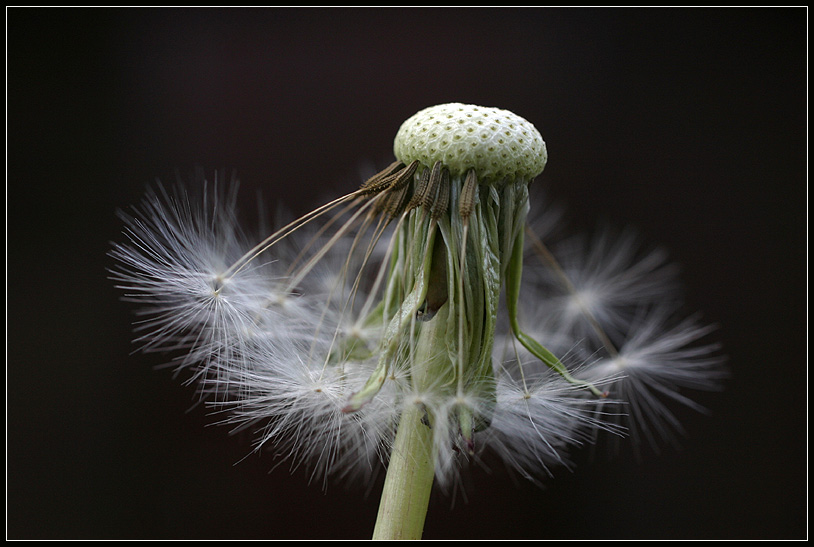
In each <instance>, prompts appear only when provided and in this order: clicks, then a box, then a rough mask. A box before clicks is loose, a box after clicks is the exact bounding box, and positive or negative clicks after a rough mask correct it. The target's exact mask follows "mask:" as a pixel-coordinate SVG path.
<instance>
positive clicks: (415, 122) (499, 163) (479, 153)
mask: <svg viewBox="0 0 814 547" xmlns="http://www.w3.org/2000/svg"><path fill="white" fill-rule="evenodd" d="M393 150H394V153H395V156H396V158H398V159H399V160H400V161H402V162H404V163H405V164H407V163H410V162H412V161H415V160H418V161H420V162H421V163H422V164H424V165H425V166H432V165H433V164H434V163H435V162H436V161H441V162H442V163H443V164H444V165H445V166H446V167H447V168H448V169H449V170H450V173H451V174H453V175H464V174H466V172H467V171H469V170H470V169H474V170H475V172H476V174H477V176H478V178H479V179H480V180H483V181H494V183H499V182H501V181H503V179H506V178H508V179H515V178H520V179H523V180H531V179H533V178H534V177H536V176H537V175H539V174H540V173H542V171H543V169H544V168H545V164H546V161H547V159H548V152H547V151H546V146H545V142H544V141H543V139H542V137H541V135H540V133H539V131H537V129H536V128H535V127H534V126H533V125H532V124H531V123H530V122H529V121H527V120H525V119H523V118H521V117H520V116H518V115H517V114H514V113H512V112H509V111H508V110H502V109H499V108H491V107H483V106H475V105H468V104H461V103H449V104H441V105H437V106H432V107H429V108H425V109H424V110H421V111H420V112H418V113H416V114H414V115H413V116H412V117H410V118H409V119H408V120H407V121H405V122H404V123H403V124H402V125H401V128H400V129H399V131H398V133H397V134H396V139H395V143H394V147H393Z"/></svg>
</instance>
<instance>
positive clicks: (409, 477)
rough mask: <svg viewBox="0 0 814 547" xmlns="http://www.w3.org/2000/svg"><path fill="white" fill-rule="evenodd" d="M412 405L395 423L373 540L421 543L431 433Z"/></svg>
mask: <svg viewBox="0 0 814 547" xmlns="http://www.w3.org/2000/svg"><path fill="white" fill-rule="evenodd" d="M423 417H424V410H423V408H422V407H421V406H418V405H415V406H412V407H410V408H408V409H407V410H405V411H404V412H403V413H402V415H401V420H399V428H398V433H397V434H396V441H395V446H394V447H393V453H392V455H391V456H390V464H389V465H388V467H387V478H386V479H385V482H384V489H383V491H382V499H381V503H380V505H379V515H378V517H377V518H376V527H375V529H374V530H373V539H421V535H422V533H423V531H424V519H425V517H426V516H427V507H428V505H429V502H430V492H431V491H432V483H433V478H434V475H435V467H434V465H433V455H432V430H431V429H430V428H429V427H427V425H425V424H424V423H423V421H422V419H423Z"/></svg>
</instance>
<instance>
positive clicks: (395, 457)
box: [373, 276, 452, 539]
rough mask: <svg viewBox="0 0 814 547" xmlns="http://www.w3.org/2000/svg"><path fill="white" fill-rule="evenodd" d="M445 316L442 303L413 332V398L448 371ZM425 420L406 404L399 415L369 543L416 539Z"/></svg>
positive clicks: (430, 463)
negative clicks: (435, 312) (374, 525)
mask: <svg viewBox="0 0 814 547" xmlns="http://www.w3.org/2000/svg"><path fill="white" fill-rule="evenodd" d="M431 277H432V276H431ZM436 281H437V280H436ZM449 314H450V306H449V303H446V304H444V305H443V306H441V308H440V309H439V310H438V313H437V314H436V315H435V317H434V318H433V319H431V320H430V321H426V322H423V323H421V326H420V327H419V333H418V340H417V343H416V347H415V356H414V358H413V363H412V367H411V377H412V381H413V383H414V386H415V389H417V390H418V392H419V393H421V392H423V391H424V390H425V389H426V388H428V387H429V386H430V385H433V384H435V383H437V382H439V379H440V378H441V374H442V373H443V371H447V372H448V371H450V370H452V363H450V360H449V355H448V352H447V344H446V341H445V340H446V336H447V324H446V323H447V318H448V317H449ZM427 420H429V421H430V423H431V422H432V420H433V416H428V415H427V411H426V409H425V408H424V406H423V405H420V404H415V405H410V406H409V407H407V408H406V409H405V410H404V411H403V412H402V414H401V419H400V420H399V426H398V431H397V432H396V440H395V444H394V446H393V450H392V453H391V454H390V463H389V464H388V466H387V477H386V478H385V480H384V489H383V491H382V499H381V503H380V505H379V516H378V518H377V519H376V527H375V528H374V530H373V539H421V534H422V533H423V531H424V519H425V518H426V516H427V508H428V506H429V503H430V493H431V492H432V483H433V479H434V478H435V457H434V456H435V455H434V452H433V433H432V429H430V426H429V425H428V424H427Z"/></svg>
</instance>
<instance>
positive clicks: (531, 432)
mask: <svg viewBox="0 0 814 547" xmlns="http://www.w3.org/2000/svg"><path fill="white" fill-rule="evenodd" d="M394 154H395V157H396V161H395V162H393V163H392V164H391V165H390V166H388V167H387V168H386V169H384V170H382V171H381V172H379V173H377V174H376V175H374V176H373V177H371V178H370V179H368V180H367V181H366V182H364V183H363V184H362V185H361V186H360V187H359V188H358V189H356V190H354V191H352V192H350V193H349V194H347V195H345V196H341V197H339V198H337V199H335V200H333V201H331V202H328V203H326V204H325V205H323V206H321V207H319V208H317V209H315V210H314V211H312V212H311V213H308V214H306V215H304V216H303V217H301V218H299V219H296V220H294V221H292V222H290V223H288V224H286V225H285V226H283V227H281V228H280V229H278V230H277V231H275V232H274V233H272V234H270V235H268V236H266V237H264V238H262V239H261V238H256V239H255V241H257V243H255V244H254V245H252V244H251V243H249V241H250V237H249V236H248V235H247V234H246V233H245V232H244V231H243V230H241V229H240V227H239V224H238V214H237V211H236V201H235V199H234V192H233V191H232V190H229V191H227V192H224V191H223V189H222V187H221V185H219V184H217V183H216V184H215V188H210V187H209V185H207V184H203V185H202V186H203V188H204V189H205V191H204V195H203V198H202V199H201V200H200V203H199V204H197V205H195V204H193V201H192V199H191V198H190V196H188V195H187V193H186V190H185V189H183V188H180V189H178V190H177V191H175V192H174V193H173V192H171V191H168V190H165V189H164V188H161V187H160V188H159V191H158V192H157V193H156V192H153V193H151V194H149V195H148V196H147V197H146V198H145V201H144V202H143V204H142V205H141V207H139V208H137V209H136V211H135V212H134V213H133V214H131V215H122V217H123V219H124V221H125V224H126V232H125V233H126V235H127V238H128V242H126V243H122V244H118V245H114V248H113V251H112V252H111V254H112V256H113V257H114V258H115V259H116V261H117V266H116V267H115V268H114V269H113V274H112V277H113V279H114V280H115V282H116V283H117V285H118V286H119V287H121V288H123V289H124V290H125V291H126V294H127V297H128V298H129V299H132V300H136V301H139V302H141V303H143V304H144V308H143V311H142V313H143V314H144V319H143V320H142V322H140V323H139V324H138V326H137V329H138V331H139V335H138V338H137V342H138V343H139V344H140V347H141V348H142V349H144V350H148V351H153V350H168V351H173V352H175V353H176V354H177V355H178V356H177V357H176V359H177V361H176V365H177V368H178V370H179V372H180V371H188V372H189V381H190V382H193V383H195V384H196V385H197V386H198V388H199V391H200V394H201V398H202V399H203V400H204V401H206V402H207V404H209V405H210V407H211V408H212V410H213V412H214V413H215V414H216V415H217V416H219V421H220V422H221V423H224V424H227V425H228V426H229V427H231V428H232V429H233V430H251V431H254V432H255V433H256V443H255V449H256V450H266V449H268V450H270V451H272V452H273V453H274V454H275V456H276V457H278V458H279V461H280V462H289V465H290V466H291V468H298V467H300V466H307V467H308V468H309V469H311V477H312V478H313V479H316V480H323V481H325V480H327V478H328V477H329V476H335V477H337V476H338V477H341V478H346V479H348V480H354V481H357V482H358V481H361V482H369V481H370V479H371V477H372V476H374V475H375V474H376V473H377V472H378V470H379V469H380V468H381V467H382V466H383V465H386V478H385V482H384V487H383V492H382V499H381V505H380V510H379V515H378V517H377V522H376V525H375V529H374V538H381V539H386V538H420V537H421V532H422V529H423V525H424V519H425V515H426V511H427V504H428V500H429V495H430V491H431V489H432V487H433V485H438V486H440V487H442V488H449V487H450V486H451V485H452V484H454V483H455V481H456V480H457V478H458V475H459V473H460V472H461V470H462V469H463V468H464V467H465V466H466V465H467V463H468V462H478V461H479V460H480V457H481V454H482V453H483V451H485V450H491V451H493V452H494V453H495V454H496V455H497V456H498V457H500V458H502V459H503V461H504V462H505V463H506V465H507V466H508V467H509V468H510V469H513V470H515V471H517V472H518V473H519V474H520V475H521V476H523V477H526V478H528V479H529V480H533V481H538V480H542V479H544V478H547V477H550V476H552V475H553V469H554V468H555V467H557V466H566V467H567V466H569V458H568V454H569V451H570V450H571V449H573V448H574V447H577V446H579V445H582V444H584V443H587V442H592V441H593V439H594V437H595V435H596V434H597V432H599V431H605V432H609V433H611V434H613V435H616V436H619V435H621V434H623V432H624V431H625V428H624V427H623V426H622V425H621V422H620V421H619V420H620V417H621V416H620V415H621V414H623V409H625V408H629V409H630V412H629V414H630V418H631V419H632V421H633V422H635V424H636V425H635V427H631V430H632V431H633V432H634V440H637V439H638V438H639V433H640V432H642V433H644V436H647V437H651V438H654V437H655V436H656V435H655V434H658V435H664V436H666V435H667V434H668V432H669V431H670V430H671V429H675V428H677V424H676V423H675V419H674V418H673V416H672V415H671V414H670V413H669V412H668V411H666V406H664V405H663V404H662V403H660V402H659V399H658V397H667V398H672V399H673V400H678V401H680V402H683V403H685V404H690V405H691V406H692V403H691V401H690V399H688V398H687V397H686V396H685V395H683V394H679V392H678V390H679V389H683V388H693V389H706V388H709V387H711V386H715V385H717V384H718V382H719V380H720V379H721V373H720V370H721V369H720V360H719V359H717V358H714V357H710V355H711V352H712V351H713V349H714V348H713V347H712V346H709V345H706V346H703V345H702V346H700V347H695V346H693V344H694V343H695V342H696V341H697V340H698V339H699V338H701V337H702V336H703V335H705V334H706V332H707V330H706V328H705V327H700V326H699V327H696V326H693V325H694V324H693V325H690V324H686V323H682V324H679V326H678V327H675V328H668V329H667V330H665V326H666V323H665V317H663V316H662V315H659V313H658V312H653V313H644V312H643V311H642V310H643V309H645V307H647V309H656V310H667V309H668V305H667V303H666V302H667V301H673V300H677V298H674V297H673V295H674V294H677V293H676V292H675V290H674V288H675V286H676V285H677V284H676V283H675V275H674V273H675V272H674V271H673V270H672V269H671V268H670V267H669V265H668V264H667V262H666V260H665V257H664V255H663V254H661V253H660V252H656V253H652V254H647V255H645V256H637V255H636V254H635V253H634V252H633V245H632V240H631V239H629V238H627V237H622V238H620V239H617V240H616V241H615V242H612V241H610V240H606V239H603V238H599V239H597V240H596V241H595V242H594V243H595V245H594V246H593V248H592V249H587V248H585V247H583V246H579V245H571V246H570V247H565V248H562V249H555V250H553V251H552V250H549V247H548V246H547V245H546V244H544V243H543V240H542V239H540V237H539V234H535V233H534V232H533V231H531V230H530V229H529V226H538V227H541V226H547V227H551V226H552V225H553V223H552V222H551V219H555V218H558V217H556V216H555V215H550V216H549V217H548V219H549V220H548V221H547V222H543V223H536V224H535V223H529V222H527V220H528V219H527V217H528V213H529V206H530V205H529V187H530V184H531V183H532V181H533V180H534V179H535V177H537V176H538V175H539V174H540V173H541V172H542V171H543V169H544V167H545V164H546V161H547V151H546V145H545V143H544V141H543V139H542V137H541V135H540V133H539V132H538V131H537V129H536V128H535V127H534V126H533V125H532V124H531V123H530V122H528V121H527V120H525V119H523V118H521V117H519V116H517V115H515V114H513V113H511V112H509V111H506V110H501V109H497V108H488V107H480V106H473V105H464V104H459V103H452V104H444V105H439V106H435V107H430V108H427V109H424V110H422V111H420V112H418V113H417V114H415V115H414V116H412V117H411V118H409V119H408V120H407V121H405V122H404V124H403V125H402V126H401V128H400V129H399V131H398V133H397V135H396V138H395V143H394ZM561 251H562V255H561V258H559V259H558V258H555V254H559V253H560V252H561ZM530 260H531V262H529V261H530ZM524 261H526V263H527V264H530V267H528V268H525V270H526V272H527V274H526V275H524ZM657 303H661V305H660V306H657V305H656V304H657ZM669 309H670V310H673V309H674V307H672V306H670V307H669ZM628 427H630V426H628Z"/></svg>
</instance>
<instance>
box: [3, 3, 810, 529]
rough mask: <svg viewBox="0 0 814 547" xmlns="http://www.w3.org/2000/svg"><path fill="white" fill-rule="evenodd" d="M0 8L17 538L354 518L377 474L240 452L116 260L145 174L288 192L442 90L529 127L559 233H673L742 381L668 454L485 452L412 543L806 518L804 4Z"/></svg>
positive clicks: (354, 521) (353, 178)
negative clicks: (527, 463)
mask: <svg viewBox="0 0 814 547" xmlns="http://www.w3.org/2000/svg"><path fill="white" fill-rule="evenodd" d="M6 14H7V19H6V22H7V31H8V34H7V48H8V49H7V62H8V64H7V68H8V72H7V74H8V87H7V90H8V95H7V113H8V125H7V136H8V145H7V147H8V148H7V151H8V158H7V159H8V170H7V213H8V216H7V219H8V220H7V224H8V232H7V234H8V235H7V243H8V251H7V260H8V262H7V270H8V274H9V277H8V281H7V296H8V299H7V319H8V323H7V324H8V327H7V341H8V345H7V358H8V360H7V362H8V365H7V458H8V459H7V474H8V483H7V502H8V504H7V535H8V537H9V538H13V539H18V538H19V539H22V538H24V539H28V538H64V539H75V538H91V539H93V538H112V539H129V538H156V539H160V538H237V539H241V538H270V539H281V538H295V539H296V538H366V537H369V536H370V533H371V530H372V525H373V522H374V519H375V514H376V510H377V504H378V499H377V495H376V494H375V492H376V490H377V488H378V486H374V488H373V491H374V494H371V495H370V496H368V497H365V496H364V492H363V489H361V488H356V489H350V490H346V489H345V488H344V487H343V486H341V485H340V486H336V485H331V486H329V488H328V489H327V492H324V491H323V489H322V486H321V484H319V483H316V484H311V485H309V484H308V481H307V475H306V474H305V472H304V471H296V472H294V473H293V474H289V473H288V470H287V468H285V467H281V468H278V469H276V470H274V471H273V472H271V473H269V470H270V469H271V467H272V459H271V458H269V457H250V458H248V459H245V460H243V461H240V460H242V458H243V457H244V456H245V455H246V454H247V453H248V452H249V451H250V439H249V438H243V437H230V436H229V435H228V434H227V431H226V429H225V428H222V427H217V426H208V424H211V422H212V419H211V417H209V416H207V415H206V413H205V412H204V410H202V409H193V410H189V408H190V406H191V404H192V401H193V394H192V392H191V391H190V390H188V389H185V388H184V387H182V386H181V385H180V382H179V381H177V380H173V379H172V378H171V376H170V373H169V371H166V370H163V371H156V370H154V369H153V368H152V367H153V365H156V364H158V363H160V362H162V359H161V358H160V357H159V356H154V355H153V356H144V355H138V354H137V355H130V354H129V352H130V351H131V350H132V345H131V343H130V338H131V333H130V330H131V328H130V325H131V322H132V321H133V319H134V316H133V313H132V312H133V309H132V307H131V306H130V305H128V304H126V303H122V302H120V301H119V297H120V294H119V292H118V291H117V290H115V289H114V288H113V287H112V283H111V282H110V281H109V280H108V279H107V278H106V277H107V274H106V271H105V268H106V267H109V266H110V265H111V260H110V259H109V258H108V257H107V256H106V252H107V251H108V250H109V248H110V241H113V240H121V237H120V230H121V226H120V223H119V221H118V220H117V218H116V217H115V214H114V212H115V210H116V209H117V208H120V207H127V206H129V205H131V204H133V203H135V202H137V201H138V200H139V199H140V198H141V196H142V194H143V192H144V190H145V189H146V187H147V186H148V185H149V184H150V183H151V182H152V181H153V180H154V178H156V177H159V178H161V179H162V180H173V179H174V178H175V174H176V172H180V173H182V174H186V173H188V172H191V171H192V169H193V168H194V167H195V166H203V167H205V168H206V169H208V170H210V172H211V170H214V169H219V170H226V172H231V170H232V169H235V170H237V172H238V175H239V176H240V178H241V181H242V186H241V188H242V189H243V194H242V195H243V196H246V197H247V198H248V200H247V201H248V202H249V203H250V202H251V201H252V200H253V199H254V195H255V192H256V191H258V190H260V191H262V194H263V196H265V198H266V199H267V200H268V202H269V203H270V204H274V203H275V202H276V201H277V200H280V201H283V202H284V203H285V204H286V205H288V206H289V207H290V208H291V209H293V210H294V211H296V212H300V213H302V212H305V211H306V210H308V209H307V208H308V207H309V206H313V205H314V204H315V200H319V199H321V198H322V197H323V196H329V195H338V194H339V192H345V191H347V190H349V189H351V188H354V187H355V185H357V184H358V183H359V182H360V180H361V177H362V176H363V174H366V173H369V170H370V169H373V168H375V167H378V168H381V167H384V166H385V165H387V164H388V163H389V162H390V161H391V160H392V148H391V146H392V139H393V137H394V135H395V132H396V130H397V129H398V127H399V125H400V124H401V122H402V121H403V120H404V119H406V118H407V117H409V116H410V115H412V114H413V113H414V112H416V111H418V110H419V109H421V108H424V107H426V106H429V105H433V104H438V103H444V102H453V101H459V102H466V103H474V104H481V105H486V106H497V107H500V108H507V109H509V110H512V111H514V112H516V113H517V114H519V115H521V116H523V117H525V118H527V119H528V120H530V121H531V122H532V123H534V124H535V125H536V126H537V128H538V129H539V130H540V132H541V133H542V135H543V137H544V139H545V140H546V143H547V145H548V150H549V154H550V160H549V164H548V166H547V168H546V170H545V172H544V174H543V175H542V176H541V177H540V179H539V180H538V182H540V183H541V184H544V185H545V186H546V188H547V189H548V190H549V193H550V195H552V196H553V197H555V198H556V199H558V200H562V202H563V203H565V204H566V205H567V206H568V208H569V213H570V215H571V216H570V221H571V222H572V225H573V226H574V228H578V229H579V228H591V227H592V226H594V224H595V223H596V222H598V221H600V220H602V221H608V222H610V223H612V224H615V225H632V226H634V227H636V228H638V229H639V231H640V232H641V233H642V234H643V236H644V237H645V238H646V240H648V241H653V242H658V243H661V244H663V245H664V246H665V247H666V248H667V249H669V250H670V251H671V253H672V257H673V258H674V259H675V260H676V261H677V262H679V263H680V264H681V265H682V266H683V272H684V280H685V281H686V284H687V295H688V300H689V304H690V305H691V306H692V307H693V308H694V309H700V310H702V311H703V313H704V316H703V317H704V319H705V320H706V321H710V322H714V323H717V324H719V325H720V329H719V331H718V333H717V336H718V338H719V339H720V340H721V341H722V342H723V344H724V345H725V349H726V352H727V354H728V355H729V357H730V367H731V370H732V374H733V376H732V379H731V381H729V382H728V384H727V387H726V391H724V392H722V393H714V394H701V395H699V396H698V397H697V399H698V400H699V401H700V402H701V403H703V404H704V405H705V406H706V407H707V408H708V409H709V410H710V414H709V415H700V414H698V413H695V412H693V411H690V410H686V409H679V410H678V414H679V416H680V418H681V420H682V422H683V423H684V425H685V426H686V429H687V436H686V438H685V440H684V441H683V443H682V447H681V448H672V447H667V448H665V450H663V451H662V452H661V453H660V454H656V453H653V452H652V451H651V452H647V451H646V452H645V454H644V456H643V458H642V460H641V461H640V462H637V461H635V460H634V459H633V458H632V457H631V455H630V451H629V450H623V451H622V453H621V454H620V455H619V456H618V457H608V456H606V455H604V454H603V453H602V450H599V451H598V453H597V454H595V455H591V454H589V451H583V452H579V453H577V455H576V457H575V458H576V462H577V464H578V466H577V468H576V470H575V471H574V472H573V473H572V472H568V471H566V470H559V472H558V473H557V477H556V479H555V480H553V481H551V482H550V484H549V485H548V486H547V488H546V489H543V490H541V489H538V488H536V487H533V486H531V485H527V484H519V485H517V484H513V483H512V482H511V481H510V480H509V478H508V477H507V476H506V475H505V473H502V472H501V471H498V470H496V471H494V472H493V473H491V474H489V473H486V472H482V471H475V472H474V473H473V474H472V476H471V477H470V479H471V487H470V488H469V490H468V492H467V497H468V500H467V501H466V502H464V501H463V500H462V499H461V498H460V497H458V498H457V499H456V502H455V503H454V505H453V504H452V503H451V502H450V500H449V499H448V498H444V497H442V496H435V497H433V499H432V502H431V506H430V511H429V514H428V518H427V524H426V529H425V538H472V539H487V538H506V539H519V538H542V539H546V538H548V539H551V538H566V539H568V538H575V539H578V538H688V539H694V538H721V539H723V538H745V539H749V538H805V537H807V487H808V484H807V436H808V430H807V377H808V371H807V341H806V340H807V330H806V322H807V283H806V280H807V277H806V272H807V260H806V258H807V194H808V185H807V151H808V149H807V120H806V106H807V86H806V83H807V80H806V73H807V59H806V55H807V53H806V51H807V50H806V25H807V9H805V8H796V9H795V8H789V9H765V8H764V9H708V8H707V9H704V8H698V9H678V8H671V9H668V8H663V9H633V10H630V9H519V8H518V9H454V8H447V9H420V10H418V9H260V10H252V9H154V10H147V9H63V10H60V9H15V8H9V9H7V12H6ZM222 172H223V171H222ZM270 206H272V205H270Z"/></svg>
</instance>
